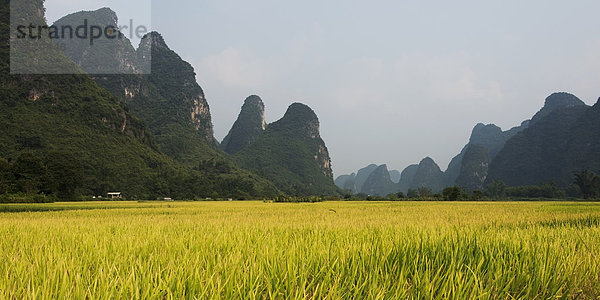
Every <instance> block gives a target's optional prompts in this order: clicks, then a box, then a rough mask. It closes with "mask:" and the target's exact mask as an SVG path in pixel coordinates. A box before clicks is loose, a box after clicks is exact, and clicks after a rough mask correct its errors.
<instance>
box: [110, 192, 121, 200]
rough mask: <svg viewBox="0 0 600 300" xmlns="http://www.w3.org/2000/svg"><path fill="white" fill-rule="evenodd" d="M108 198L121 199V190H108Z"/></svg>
mask: <svg viewBox="0 0 600 300" xmlns="http://www.w3.org/2000/svg"><path fill="white" fill-rule="evenodd" d="M108 198H110V199H121V198H123V194H121V192H110V193H108Z"/></svg>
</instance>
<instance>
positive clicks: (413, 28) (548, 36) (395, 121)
mask: <svg viewBox="0 0 600 300" xmlns="http://www.w3.org/2000/svg"><path fill="white" fill-rule="evenodd" d="M108 1H109V0H106V1H100V0H47V1H46V6H47V10H48V14H49V15H48V18H49V19H50V20H54V19H55V18H58V16H60V15H62V14H64V11H68V9H69V7H71V6H73V7H75V6H76V7H77V10H80V9H83V8H81V7H82V6H89V8H88V9H95V8H99V7H101V6H107V5H105V3H107V2H108ZM112 1H113V2H114V3H117V2H122V3H121V4H118V3H117V4H115V5H117V6H119V7H118V8H115V10H116V11H117V13H118V14H119V18H120V19H121V20H128V19H130V18H134V19H136V20H138V19H139V20H144V19H145V18H146V17H145V16H146V15H148V13H147V12H148V10H147V8H149V7H150V6H149V5H148V4H137V3H136V4H135V5H134V4H132V3H134V2H127V1H116V0H112ZM136 1H137V0H136ZM141 2H142V3H143V2H146V3H147V2H148V1H141ZM94 6H97V7H94ZM109 6H113V7H114V5H109ZM140 6H144V8H140ZM52 7H54V8H52ZM151 7H152V21H151V25H152V27H153V29H155V30H157V31H159V32H160V33H162V34H163V36H164V37H165V40H166V41H167V43H168V44H169V46H170V47H171V48H172V49H174V50H175V51H176V52H177V53H179V54H180V55H181V56H182V57H183V58H184V59H185V60H187V61H188V62H190V63H191V64H192V65H193V66H194V67H195V69H196V73H197V74H198V75H197V80H198V82H199V84H200V85H201V86H202V87H203V88H204V90H205V92H206V96H207V98H208V101H209V104H210V105H211V112H212V116H213V123H214V126H215V134H216V136H217V138H218V139H222V138H223V137H224V136H225V135H226V134H227V132H228V130H229V128H230V127H231V125H232V124H233V122H234V121H235V118H236V117H237V114H238V113H239V109H240V107H241V105H242V102H243V100H244V99H245V98H246V97H247V96H248V95H250V94H258V95H260V96H261V97H262V98H263V100H264V102H265V105H266V107H267V112H266V114H267V119H268V121H275V120H277V119H278V118H280V117H281V116H282V115H283V113H284V112H285V109H286V108H287V106H288V105H289V104H290V103H292V102H294V101H299V102H304V103H306V104H308V105H310V106H311V107H312V108H313V109H314V110H315V111H316V113H317V114H318V116H319V117H320V120H321V131H322V136H323V138H324V139H325V141H326V143H327V146H328V147H329V150H330V153H331V156H332V159H333V167H334V171H335V173H336V175H339V174H343V173H348V172H352V171H355V170H357V169H358V168H360V167H363V166H365V165H367V164H369V163H378V164H380V163H387V164H388V166H389V167H390V168H392V169H399V170H402V169H403V168H404V167H405V166H407V165H409V164H411V163H418V162H419V161H420V160H421V159H422V158H423V157H425V156H431V157H432V158H433V159H434V160H435V161H436V162H438V164H440V166H441V168H442V169H445V168H446V166H447V164H448V162H449V160H450V159H451V158H452V156H454V155H455V154H456V153H458V152H459V151H460V149H461V148H462V147H463V146H464V144H465V143H466V142H467V140H468V137H469V134H470V131H471V129H472V128H473V126H474V125H475V124H476V123H478V122H484V123H495V124H497V125H499V126H501V127H503V128H505V129H507V128H509V127H512V126H516V125H518V124H519V123H520V122H521V121H523V120H525V119H527V118H530V117H531V116H532V115H533V114H534V113H535V112H536V111H537V110H538V109H539V108H540V107H541V106H542V105H543V101H544V99H545V97H546V96H548V95H549V94H550V93H552V92H554V91H567V92H571V93H574V94H575V95H577V96H578V97H580V98H581V99H582V100H584V101H585V102H586V103H588V104H593V103H595V102H596V100H597V99H598V97H600V55H599V53H600V20H599V19H598V16H597V15H598V11H600V2H598V1H597V0H582V1H555V0H554V1H548V0H544V1H542V0H533V1H515V0H505V1H498V0H492V1H463V0H458V1H314V0H308V1H295V2H290V1H274V0H255V1H234V0H219V1H203V0H200V1H198V0H195V1H194V0H181V1H177V0H174V1H152V5H151ZM143 22H147V21H143Z"/></svg>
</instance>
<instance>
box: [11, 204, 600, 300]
mask: <svg viewBox="0 0 600 300" xmlns="http://www.w3.org/2000/svg"><path fill="white" fill-rule="evenodd" d="M0 211H1V212H2V213H0V236H1V237H2V239H1V240H0V299H240V298H242V299H323V298H329V299H405V298H409V299H479V298H483V299H490V298H491V299H555V298H566V299H574V298H578V299H600V298H599V297H600V204H595V203H558V202H539V203H538V202H535V203H516V202H502V203H437V202H397V203H389V202H325V203H315V204H280V203H264V202H206V203H204V202H174V203H153V202H145V203H136V202H122V203H114V202H113V203H77V204H73V203H70V204H65V203H57V204H37V205H0Z"/></svg>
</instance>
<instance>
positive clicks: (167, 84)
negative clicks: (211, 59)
mask: <svg viewBox="0 0 600 300" xmlns="http://www.w3.org/2000/svg"><path fill="white" fill-rule="evenodd" d="M149 45H150V47H151V48H150V49H148V46H149ZM138 52H140V53H147V52H151V53H152V74H150V75H147V76H145V77H146V78H147V80H148V81H149V82H150V83H151V84H153V85H154V86H155V87H156V89H157V91H158V93H160V95H161V96H162V97H164V98H165V99H167V100H168V101H169V102H170V103H169V105H171V106H174V107H177V108H178V110H179V111H174V112H173V113H177V114H179V113H182V114H187V116H189V119H187V120H186V119H184V120H185V121H187V122H188V124H190V125H192V126H193V127H194V129H195V130H196V132H197V133H198V134H199V135H200V136H201V137H202V138H203V139H204V141H205V142H206V143H208V144H210V145H212V146H214V145H215V143H214V132H213V126H212V120H211V115H210V107H209V105H208V102H207V101H206V97H205V96H204V91H203V90H202V88H201V87H200V86H199V85H198V83H197V82H196V73H195V72H194V68H193V67H192V66H191V65H190V64H189V63H188V62H186V61H184V60H183V59H181V57H180V56H179V55H178V54H177V53H175V52H174V51H173V50H171V49H170V48H169V47H168V46H167V44H166V43H165V40H164V39H163V37H162V36H161V35H160V34H159V33H157V32H151V33H149V34H147V35H146V36H145V37H144V38H143V39H142V41H141V44H140V47H139V48H138ZM166 109H168V108H166Z"/></svg>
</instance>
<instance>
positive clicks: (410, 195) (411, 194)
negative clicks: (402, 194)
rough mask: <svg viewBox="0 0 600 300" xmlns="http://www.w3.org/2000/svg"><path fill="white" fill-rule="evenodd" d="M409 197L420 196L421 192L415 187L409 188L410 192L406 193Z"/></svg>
mask: <svg viewBox="0 0 600 300" xmlns="http://www.w3.org/2000/svg"><path fill="white" fill-rule="evenodd" d="M406 196H407V197H408V198H411V199H414V198H418V197H419V192H417V190H415V189H408V193H407V194H406Z"/></svg>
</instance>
